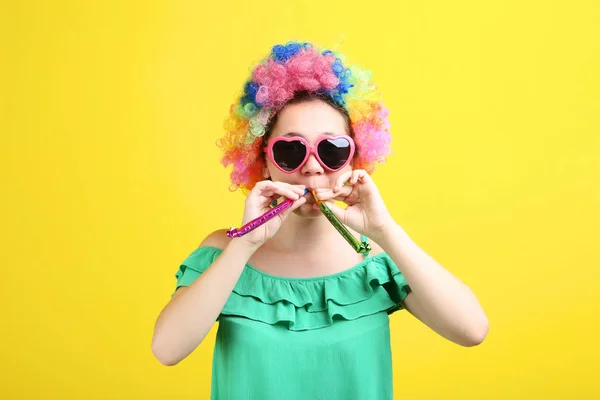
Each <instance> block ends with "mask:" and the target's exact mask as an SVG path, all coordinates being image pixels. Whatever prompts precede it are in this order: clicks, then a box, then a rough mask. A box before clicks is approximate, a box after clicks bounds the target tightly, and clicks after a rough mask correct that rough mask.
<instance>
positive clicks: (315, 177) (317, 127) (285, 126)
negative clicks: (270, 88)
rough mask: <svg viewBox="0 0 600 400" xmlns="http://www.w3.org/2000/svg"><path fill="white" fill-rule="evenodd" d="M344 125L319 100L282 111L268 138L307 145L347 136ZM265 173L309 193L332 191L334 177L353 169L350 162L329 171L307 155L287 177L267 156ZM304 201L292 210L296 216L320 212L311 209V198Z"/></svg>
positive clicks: (334, 111) (334, 112) (332, 110)
mask: <svg viewBox="0 0 600 400" xmlns="http://www.w3.org/2000/svg"><path fill="white" fill-rule="evenodd" d="M347 134H348V131H347V128H346V122H345V120H344V117H343V116H342V114H340V112H339V111H337V110H336V109H335V108H333V107H331V106H330V105H329V104H327V103H325V102H324V101H321V100H311V101H306V102H301V103H295V104H289V105H287V106H286V107H285V108H283V109H282V110H281V111H280V113H279V116H278V118H277V122H276V123H275V125H274V126H273V129H272V131H271V135H270V136H269V139H273V138H275V137H279V136H302V137H303V138H304V139H306V141H307V142H308V143H309V144H310V145H314V144H315V142H316V140H317V139H318V138H320V137H322V136H323V135H330V136H331V135H347ZM266 164H267V171H265V178H268V177H269V176H270V177H271V179H272V180H273V181H281V182H286V183H290V184H294V185H306V188H307V189H308V190H312V189H316V188H333V186H334V185H335V182H336V180H337V178H338V177H339V176H340V175H342V174H344V173H346V172H348V171H350V170H352V163H349V164H348V165H346V166H345V167H344V168H342V169H341V170H338V171H335V172H330V171H328V170H326V169H325V168H323V166H322V165H321V164H320V163H319V161H318V160H317V159H316V157H315V156H314V154H310V155H309V157H308V160H307V161H306V163H305V164H304V165H302V167H301V168H300V169H299V170H297V171H295V172H293V173H291V174H286V173H285V172H283V171H281V170H279V169H278V168H277V167H276V166H275V165H273V163H272V161H271V160H270V159H269V157H266ZM306 197H307V202H306V203H305V204H303V205H302V206H301V207H299V208H298V209H297V210H295V211H294V213H295V214H298V215H306V216H310V215H319V213H320V212H319V210H318V209H316V210H315V209H314V208H313V204H314V203H315V201H314V198H313V196H312V195H311V194H310V193H308V194H307V195H306Z"/></svg>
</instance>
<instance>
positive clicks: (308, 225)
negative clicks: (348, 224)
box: [268, 213, 360, 251]
mask: <svg viewBox="0 0 600 400" xmlns="http://www.w3.org/2000/svg"><path fill="white" fill-rule="evenodd" d="M350 231H351V232H352V233H353V234H354V235H355V236H356V237H357V238H358V237H359V236H360V235H359V234H357V233H356V232H353V231H352V230H350ZM268 243H269V247H271V248H272V249H274V250H276V251H312V250H314V249H317V248H323V246H331V248H336V246H340V245H341V246H343V245H344V243H346V241H345V239H344V238H343V237H342V236H341V235H340V234H339V232H338V231H337V230H336V229H335V228H334V227H333V225H331V223H330V222H329V221H328V220H327V218H325V216H324V215H322V214H321V215H318V216H316V217H314V218H303V217H299V216H297V215H295V214H293V213H292V214H291V215H290V216H289V217H288V218H286V220H285V222H284V223H283V224H282V225H281V227H280V228H279V230H278V231H277V233H276V234H275V236H273V237H272V238H271V239H270V240H269V241H268Z"/></svg>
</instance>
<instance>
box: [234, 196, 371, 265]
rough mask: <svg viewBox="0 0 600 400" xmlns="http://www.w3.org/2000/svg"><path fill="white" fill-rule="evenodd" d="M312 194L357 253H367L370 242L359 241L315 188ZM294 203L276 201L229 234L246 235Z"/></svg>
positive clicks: (326, 215)
mask: <svg viewBox="0 0 600 400" xmlns="http://www.w3.org/2000/svg"><path fill="white" fill-rule="evenodd" d="M306 193H308V190H307V189H304V194H306ZM312 195H313V197H314V198H315V201H316V202H317V204H318V206H319V210H321V212H322V213H323V215H325V217H326V218H327V220H328V221H329V222H331V224H332V225H333V226H334V228H335V229H336V230H337V231H338V232H339V233H340V234H341V235H342V236H343V237H344V239H346V241H347V242H348V243H349V244H350V246H352V248H353V249H354V250H356V252H357V253H361V254H365V253H368V252H370V251H371V245H369V243H367V242H366V241H363V242H359V241H358V240H357V239H356V238H355V237H354V236H353V235H352V233H350V231H348V229H347V228H346V227H345V226H344V224H342V223H341V222H340V220H339V219H337V217H336V216H335V215H334V214H333V213H332V212H331V210H330V209H329V207H328V206H327V203H326V202H324V201H321V200H319V198H318V197H317V194H316V192H315V191H314V190H313V191H312ZM292 204H294V201H293V200H291V199H286V200H284V201H282V202H281V204H279V205H276V201H275V202H273V204H272V208H271V209H270V210H269V211H267V212H265V213H264V214H263V215H261V216H260V217H258V218H255V219H253V220H252V221H250V222H248V223H247V224H246V225H244V226H242V227H241V228H239V229H236V228H231V229H229V230H228V231H227V236H228V237H230V238H237V237H241V236H244V235H245V234H247V233H249V232H252V231H253V230H254V229H256V228H258V227H259V226H261V225H263V224H264V223H266V222H267V221H269V220H270V219H272V218H274V217H275V216H276V215H279V214H281V213H282V212H284V211H285V210H287V209H288V208H290V207H291V205H292Z"/></svg>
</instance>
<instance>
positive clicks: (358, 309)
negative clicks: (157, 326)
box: [175, 237, 410, 400]
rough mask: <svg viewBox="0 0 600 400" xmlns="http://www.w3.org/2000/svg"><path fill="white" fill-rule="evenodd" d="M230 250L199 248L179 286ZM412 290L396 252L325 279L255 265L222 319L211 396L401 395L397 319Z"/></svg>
mask: <svg viewBox="0 0 600 400" xmlns="http://www.w3.org/2000/svg"><path fill="white" fill-rule="evenodd" d="M362 239H363V240H366V238H365V237H363V238H362ZM221 251H222V250H220V249H218V248H214V247H199V248H197V249H196V250H194V251H193V252H192V253H191V254H190V255H189V256H188V257H187V258H186V259H185V260H184V261H183V263H182V264H181V266H180V267H179V270H178V271H177V273H176V274H175V277H176V278H177V286H176V287H179V286H189V285H190V284H192V282H194V280H195V279H196V278H198V277H199V276H200V275H201V274H202V273H203V272H204V271H205V270H206V269H207V268H208V266H209V265H210V264H211V263H212V262H213V261H214V260H215V259H216V258H217V257H218V256H219V254H220V253H221ZM409 292H410V288H409V286H408V284H407V282H406V280H405V279H404V277H403V276H402V274H401V273H400V271H399V270H398V267H397V266H396V265H395V264H394V262H393V261H392V260H391V258H390V257H389V256H388V255H387V254H386V253H380V254H377V255H374V256H370V255H368V254H367V255H366V257H365V259H364V260H363V261H362V262H361V263H360V264H358V265H355V266H354V267H352V268H350V269H348V270H346V271H342V272H339V273H336V274H333V275H327V276H321V277H315V278H283V277H278V276H274V275H270V274H267V273H264V272H261V271H260V270H258V269H256V268H255V267H253V266H251V265H249V264H246V266H245V268H244V270H243V272H242V274H241V276H240V278H239V280H238V282H237V283H236V285H235V288H234V289H233V292H232V293H231V295H230V296H229V299H228V300H227V302H226V303H225V306H224V307H223V310H222V311H221V314H220V315H219V317H218V318H217V321H219V327H218V331H217V338H216V344H215V349H214V354H213V365H212V387H211V399H219V400H221V399H232V400H246V399H247V400H309V399H310V400H317V399H326V400H368V399H375V400H385V399H393V386H392V354H391V347H390V329H389V318H388V315H389V314H391V313H393V312H395V311H397V310H400V309H402V308H403V307H402V305H401V302H402V300H404V298H405V297H406V296H407V295H408V293H409ZM199 306H201V305H199Z"/></svg>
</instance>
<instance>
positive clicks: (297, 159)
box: [263, 135, 355, 174]
mask: <svg viewBox="0 0 600 400" xmlns="http://www.w3.org/2000/svg"><path fill="white" fill-rule="evenodd" d="M354 149H355V147H354V141H353V140H352V138H351V137H350V136H348V135H337V136H331V135H323V136H321V137H320V138H319V139H317V141H316V143H315V144H314V145H313V146H311V145H310V144H309V143H308V142H307V141H306V139H304V138H303V137H300V136H279V137H276V138H273V139H271V140H269V143H268V144H267V147H265V148H264V149H263V151H264V152H265V153H267V154H268V156H269V159H270V160H271V162H272V163H273V164H275V166H276V167H277V168H279V169H280V170H281V171H283V172H285V173H286V174H291V173H294V172H296V171H298V170H299V169H300V168H302V166H303V165H304V164H305V163H306V160H308V157H309V156H310V155H311V154H314V155H315V157H316V159H317V160H318V161H319V163H320V164H321V165H322V166H323V168H325V169H326V170H327V171H330V172H335V171H339V170H340V169H342V168H344V167H345V166H346V165H348V163H349V162H350V161H351V160H352V157H353V156H354Z"/></svg>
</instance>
